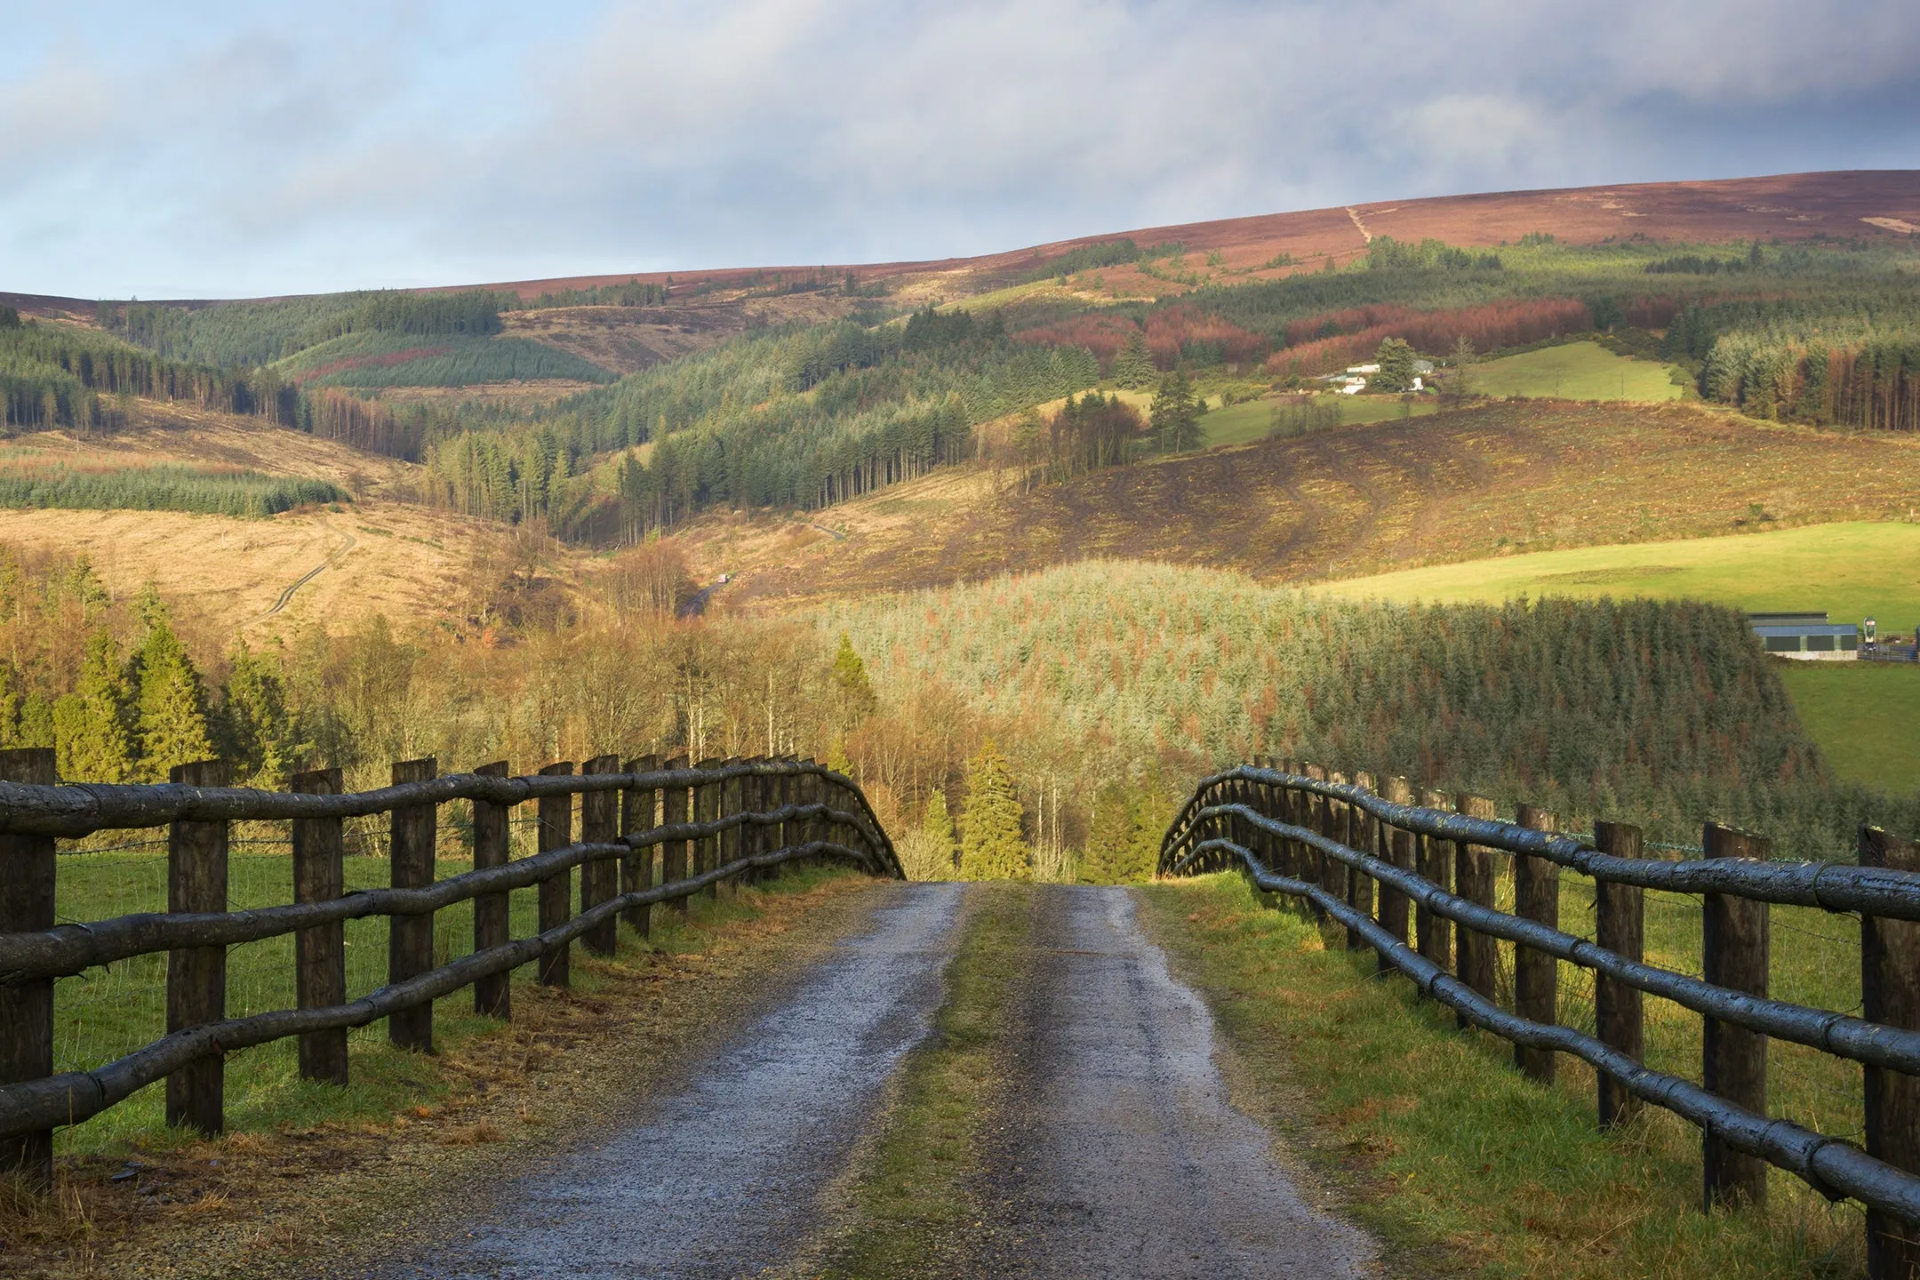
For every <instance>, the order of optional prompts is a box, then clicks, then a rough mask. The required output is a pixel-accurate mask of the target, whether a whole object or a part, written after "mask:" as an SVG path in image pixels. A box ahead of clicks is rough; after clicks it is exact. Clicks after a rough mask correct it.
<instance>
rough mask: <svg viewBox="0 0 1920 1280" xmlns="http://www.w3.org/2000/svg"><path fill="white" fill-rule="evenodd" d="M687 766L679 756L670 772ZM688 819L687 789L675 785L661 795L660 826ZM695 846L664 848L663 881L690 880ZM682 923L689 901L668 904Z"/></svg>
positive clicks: (685, 843)
mask: <svg viewBox="0 0 1920 1280" xmlns="http://www.w3.org/2000/svg"><path fill="white" fill-rule="evenodd" d="M686 767H687V758H686V757H685V756H675V757H674V758H673V759H671V760H669V761H667V769H668V770H669V771H671V772H678V771H680V770H682V769H685V768H686ZM686 820H687V789H686V787H685V786H683V785H680V784H677V783H676V784H675V785H673V786H669V787H667V788H665V789H664V790H662V791H661V792H660V825H661V826H666V827H671V826H677V825H678V824H680V823H683V822H685V821H686ZM692 848H693V845H692V843H691V842H690V841H686V840H669V841H667V842H666V843H665V844H663V845H661V846H660V882H661V883H662V884H672V883H673V882H674V881H676V880H685V879H686V878H687V855H688V853H689V852H690V851H691V850H692ZM668 905H669V906H671V907H672V908H673V910H674V911H675V912H676V913H677V914H678V915H679V916H680V918H681V919H682V920H685V919H686V918H687V900H686V899H685V898H675V899H674V900H673V901H672V902H671V903H669V904H668Z"/></svg>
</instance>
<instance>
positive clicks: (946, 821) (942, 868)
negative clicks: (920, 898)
mask: <svg viewBox="0 0 1920 1280" xmlns="http://www.w3.org/2000/svg"><path fill="white" fill-rule="evenodd" d="M920 838H921V844H922V846H923V848H924V849H925V857H926V858H927V861H928V862H929V864H930V868H929V869H930V870H934V871H938V872H939V873H940V874H941V875H942V876H950V875H952V874H953V873H954V872H955V871H956V870H957V869H958V868H959V862H960V856H959V855H960V846H959V845H958V844H957V843H956V842H955V840H954V838H953V815H952V814H951V813H949V812H948V811H947V793H946V792H944V791H942V790H940V789H939V788H938V787H935V788H934V790H933V794H932V795H930V796H928V797H927V812H926V814H925V816H923V817H922V818H921V819H920Z"/></svg>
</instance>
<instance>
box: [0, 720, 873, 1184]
mask: <svg viewBox="0 0 1920 1280" xmlns="http://www.w3.org/2000/svg"><path fill="white" fill-rule="evenodd" d="M53 772H54V765H53V759H52V753H51V752H48V751H40V750H30V751H6V752H0V1172H16V1173H20V1174H24V1175H25V1176H26V1177H27V1178H28V1179H29V1180H30V1181H34V1182H38V1183H41V1184H45V1183H47V1182H48V1181H50V1179H51V1175H52V1150H53V1146H52V1134H53V1130H54V1129H55V1128H57V1127H58V1126H61V1125H70V1124H77V1123H79V1122H81V1121H84V1120H86V1119H88V1118H90V1117H92V1116H94V1115H97V1114H99V1113H100V1112H102V1111H105V1110H107V1109H108V1108H110V1107H112V1106H114V1105H115V1104H117V1103H119V1102H121V1101H123V1100H125V1099H126V1098H127V1097H128V1096H130V1095H131V1094H133V1093H134V1092H136V1091H137V1090H139V1089H141V1088H144V1087H146V1086H147V1085H150V1084H153V1083H155V1082H157V1081H160V1080H163V1079H164V1080H165V1081H166V1082H167V1105H166V1116H167V1120H168V1122H169V1123H177V1124H188V1125H192V1126H194V1127H196V1128H198V1129H200V1130H202V1131H203V1132H208V1133H212V1132H218V1131H219V1130H220V1129H221V1128H222V1126H223V1124H224V1114H223V1111H224V1104H223V1097H224V1094H223V1089H224V1076H223V1069H224V1057H225V1055H226V1054H227V1053H230V1052H233V1051H235V1050H239V1049H244V1048H248V1047H251V1046H254V1045H261V1044H266V1043H268V1042H270V1041H275V1040H281V1039H286V1038H289V1037H296V1036H297V1037H299V1040H300V1046H299V1049H300V1053H299V1057H300V1074H301V1075H302V1076H303V1077H305V1078H308V1079H312V1080H320V1081H324V1082H327V1083H332V1084H338V1085H345V1084H346V1083H347V1082H348V1059H347V1052H346V1050H347V1042H346V1038H345V1037H346V1033H347V1029H348V1028H352V1027H359V1026H364V1025H366V1024H368V1023H371V1022H374V1021H377V1020H379V1019H381V1018H385V1019H387V1020H388V1033H389V1038H390V1039H391V1040H392V1041H393V1042H394V1043H395V1044H396V1045H398V1046H401V1047H403V1048H411V1049H420V1050H430V1049H431V1048H432V1044H433V1001H434V1000H436V999H438V998H439V997H442V996H445V995H448V994H450V993H452V992H455V991H458V990H459V989H461V988H463V987H468V986H471V987H473V988H474V994H475V1008H476V1011H477V1012H480V1013H483V1014H490V1015H492V1016H493V1017H495V1018H502V1019H505V1018H510V1017H511V1016H512V1005H511V999H510V988H509V987H508V986H507V980H508V975H509V974H510V972H511V971H512V970H513V969H516V968H519V967H520V966H522V965H526V964H529V963H537V964H538V978H539V980H540V981H541V982H542V983H545V984H548V985H557V986H566V985H568V982H569V967H568V955H569V951H570V947H571V944H572V943H573V942H575V941H581V942H582V943H583V944H584V945H585V946H586V947H587V949H588V950H589V951H593V952H597V953H600V954H611V953H612V952H613V950H614V949H615V946H616V944H617V932H616V931H617V929H618V925H619V922H620V921H622V920H625V921H626V922H627V923H628V924H629V925H630V926H631V927H632V928H634V929H635V930H637V931H638V932H640V933H641V934H642V935H643V936H644V935H645V934H647V933H648V932H649V929H650V912H651V909H652V908H653V907H654V906H657V905H662V904H665V905H668V906H670V907H673V908H676V909H678V910H680V911H682V912H684V911H685V910H686V907H687V900H688V899H689V898H690V897H692V896H693V895H695V894H699V893H707V894H712V893H713V892H715V891H716V889H717V887H718V886H719V885H721V884H723V883H726V882H729V881H734V880H738V879H740V878H742V877H746V876H753V875H757V874H759V873H761V872H764V871H767V870H770V869H772V868H774V867H778V866H780V865H781V864H783V863H787V862H792V861H795V860H798V859H810V860H819V859H836V860H841V861H847V862H851V863H853V864H854V865H856V866H859V867H861V868H863V869H865V870H867V871H868V872H870V873H872V874H875V875H880V876H887V877H892V878H896V879H899V878H904V877H903V873H902V871H901V868H900V862H899V858H898V857H897V855H896V854H895V852H894V849H893V846H892V843H891V841H890V840H889V839H888V837H887V834H886V832H885V831H884V830H883V829H882V828H881V826H880V824H879V822H878V820H877V819H876V818H875V816H874V814H873V810H872V808H871V807H870V806H869V805H868V803H867V800H866V797H865V796H864V795H863V794H862V793H861V791H860V789H859V788H858V787H857V786H856V785H855V784H854V783H853V782H852V781H851V780H849V779H848V778H846V777H845V776H843V775H841V774H839V773H836V772H834V771H832V770H830V769H828V768H826V767H824V766H822V765H819V764H817V763H814V762H811V761H799V760H792V759H781V760H772V759H752V760H707V761H701V762H700V763H699V764H698V765H696V766H694V767H691V768H689V767H687V764H686V762H685V761H684V760H675V761H672V762H669V763H668V764H667V765H666V766H665V767H661V765H660V762H659V761H658V760H657V759H654V758H652V757H647V758H643V759H640V760H635V761H630V762H628V763H627V764H626V765H625V766H624V767H623V766H622V765H621V764H620V761H619V758H618V757H615V756H601V757H597V758H596V759H594V760H590V761H588V762H586V764H585V765H584V766H583V768H582V771H581V772H579V773H575V772H574V766H573V765H572V764H557V765H549V766H547V767H546V768H545V769H543V770H541V771H540V773H539V774H537V775H533V776H527V777H509V776H507V766H506V765H505V764H492V765H487V766H483V767H482V768H480V769H478V770H475V771H474V772H472V773H467V774H457V775H452V776H446V777H440V776H436V775H437V772H438V771H437V768H436V765H435V762H434V761H433V760H431V759H426V760H415V761H403V762H400V763H396V764H395V765H394V767H393V775H394V782H395V785H393V786H389V787H382V788H379V789H377V790H372V791H363V792H357V793H345V792H342V791H341V787H340V775H339V772H338V771H337V770H322V771H317V772H312V773H306V774H301V775H298V776H296V777H295V778H294V779H293V786H294V788H295V789H294V790H292V791H288V792H267V791H257V790H252V789H248V788H235V787H229V786H225V785H222V784H224V782H225V781H226V770H225V766H224V765H223V764H222V763H221V762H218V761H207V762H202V763H200V764H195V765H186V766H182V767H181V768H179V769H176V770H174V771H173V780H172V781H171V782H170V783H169V784H167V785H164V786H92V785H77V786H76V785H67V786H62V785H56V784H55V781H54V777H53ZM575 796H579V797H581V799H580V802H579V805H578V809H579V815H578V816H579V824H578V838H577V839H576V838H575V834H574V832H575V825H574V818H575V801H574V797H575ZM452 801H470V802H471V803H472V813H471V817H472V820H471V823H470V830H471V852H472V858H473V870H471V871H467V872H464V873H462V874H459V875H454V876H450V877H448V878H446V879H439V880H436V879H435V861H436V856H437V852H438V847H439V835H438V811H439V806H441V805H443V804H446V803H449V802H452ZM527 802H533V803H534V804H535V806H536V807H537V811H538V817H537V818H536V819H535V820H534V821H535V825H536V827H537V845H538V851H537V852H535V853H534V854H532V855H531V856H528V857H522V858H518V859H513V858H511V856H510V854H511V850H510V839H511V828H512V827H513V826H515V825H517V824H516V823H515V821H514V820H513V818H512V810H513V807H514V806H515V805H519V804H524V803H527ZM379 814H385V815H389V816H390V819H391V827H390V831H389V841H388V854H389V857H388V861H389V868H390V881H391V886H390V887H389V888H385V889H369V890H360V891H356V892H347V891H346V890H345V887H344V884H345V877H344V874H343V867H344V864H345V841H344V839H343V831H344V823H345V821H346V820H347V819H350V818H358V817H367V816H372V815H379ZM256 821H284V822H288V823H289V824H290V827H291V855H292V858H291V861H292V872H293V875H292V883H293V887H294V893H293V896H294V898H295V901H293V902H291V903H287V904H284V905H277V906H270V907H265V908H259V909H252V910H237V911H236V910H229V909H228V906H229V902H228V889H227V878H228V849H229V847H230V845H231V844H233V843H234V841H233V840H232V832H231V829H230V826H231V824H232V823H235V822H256ZM162 825H164V826H165V827H167V837H166V844H167V857H166V867H167V880H168V886H167V906H168V910H167V911H165V912H141V913H134V914H128V915H122V916H117V917H114V918H112V919H106V920H98V921H92V922H89V923H67V924H59V923H56V921H57V920H58V918H59V913H58V910H57V908H58V906H59V903H58V902H57V901H56V892H55V886H56V879H57V872H58V862H59V860H58V858H57V856H56V846H55V839H56V837H67V838H80V837H86V836H90V835H93V834H95V833H97V832H100V831H106V830H120V829H138V828H146V827H154V826H162ZM656 858H657V861H658V876H657V878H656ZM576 867H577V868H579V869H580V871H579V876H578V881H579V886H580V887H579V900H578V906H577V909H576V908H575V906H574V901H573V889H572V885H573V881H574V879H575V877H574V868H576ZM527 888H532V889H535V890H537V892H538V895H539V903H538V924H537V926H536V931H535V932H534V933H532V934H531V935H529V936H525V937H521V938H517V939H516V938H512V937H510V936H509V932H510V931H509V913H508V905H507V904H508V895H509V893H511V891H513V890H515V889H527ZM466 902H471V903H472V904H473V926H472V932H473V938H472V944H473V950H472V951H471V952H470V953H469V954H466V955H464V956H461V957H460V958H458V959H454V960H449V961H446V962H444V963H440V964H437V965H436V964H435V962H434V959H435V932H434V913H435V912H437V911H440V910H442V909H444V908H446V907H449V906H452V905H454V904H456V903H466ZM372 916H381V917H386V918H387V919H388V920H389V925H388V933H389V937H388V966H387V981H386V983H385V984H384V985H383V986H381V987H380V988H379V989H378V990H375V991H373V992H371V993H370V994H367V995H365V996H362V997H360V998H358V999H352V1000H350V999H348V998H347V990H346V973H347V970H346V960H345V954H346V953H345V946H346V942H345V934H344V932H343V930H344V926H345V924H346V923H347V922H348V921H351V920H359V919H364V918H367V917H372ZM287 935H292V936H293V938H294V942H295V961H294V967H295V981H296V988H297V1005H298V1007H297V1008H290V1009H271V1010H269V1011H266V1012H261V1013H255V1014H253V1015H252V1016H248V1017H239V1018H230V1017H228V1016H227V1011H226V1007H225V1005H226V977H227V974H226V965H227V949H228V948H229V947H233V946H237V945H241V944H245V943H249V942H257V941H261V940H264V939H270V938H278V937H284V936H287ZM160 953H164V954H166V955H167V957H168V961H167V976H166V1002H167V1032H166V1034H165V1035H163V1036H161V1037H160V1038H159V1039H157V1040H154V1041H152V1042H150V1043H148V1044H146V1045H145V1046H143V1047H141V1048H138V1049H136V1050H134V1051H133V1052H131V1053H128V1054H125V1055H124V1056H121V1057H119V1058H117V1059H115V1060H113V1061H111V1062H107V1063H105V1064H103V1065H100V1066H96V1067H94V1068H92V1069H90V1070H85V1071H65V1072H56V1071H55V1070H54V1056H53V1046H54V1026H55V1018H54V1012H55V1006H54V981H55V979H58V978H62V977H68V976H71V975H76V974H81V973H84V972H87V971H89V970H94V969H98V968H100V967H102V966H106V965H111V964H115V963H118V962H122V961H127V960H132V959H135V958H137V957H140V956H147V955H156V954H160Z"/></svg>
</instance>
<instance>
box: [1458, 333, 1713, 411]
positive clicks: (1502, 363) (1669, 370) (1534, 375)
mask: <svg viewBox="0 0 1920 1280" xmlns="http://www.w3.org/2000/svg"><path fill="white" fill-rule="evenodd" d="M1674 373H1675V366H1673V365H1668V364H1656V363H1655V362H1653V361H1651V360H1634V359H1631V358H1629V357H1627V356H1620V355H1615V354H1614V353H1613V352H1611V351H1609V350H1607V349H1606V348H1605V347H1603V346H1601V345H1600V344H1599V343H1597V342H1569V343H1565V344H1563V345H1560V346H1557V347H1542V348H1540V349H1539V350H1538V351H1523V352H1521V353H1520V354H1519V355H1512V356H1502V357H1501V358H1500V359H1498V360H1488V361H1486V362H1485V363H1483V364H1477V365H1474V366H1473V368H1472V371H1471V378H1472V381H1473V388H1474V390H1475V391H1477V392H1479V393H1480V394H1482V395H1488V396H1528V397H1535V398H1552V399H1555V400H1632V401H1647V402H1657V401H1662V400H1678V399H1680V398H1681V396H1682V395H1683V394H1684V391H1683V389H1682V388H1681V387H1680V385H1679V384H1678V383H1676V382H1675V381H1674V380H1673V374H1674Z"/></svg>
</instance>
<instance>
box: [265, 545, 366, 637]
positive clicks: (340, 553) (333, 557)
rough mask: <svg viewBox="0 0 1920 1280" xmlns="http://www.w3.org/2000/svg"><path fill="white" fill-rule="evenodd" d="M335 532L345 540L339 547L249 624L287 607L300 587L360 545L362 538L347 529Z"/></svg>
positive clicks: (337, 565) (298, 579)
mask: <svg viewBox="0 0 1920 1280" xmlns="http://www.w3.org/2000/svg"><path fill="white" fill-rule="evenodd" d="M335 532H336V533H338V534H339V535H340V537H341V538H342V539H343V540H344V541H343V542H342V543H341V545H340V547H339V549H338V550H336V551H334V552H333V553H332V554H330V555H329V556H328V557H327V558H326V559H325V560H322V561H321V562H320V563H319V564H317V565H315V566H313V568H311V569H309V570H307V571H306V572H305V573H303V574H301V575H300V576H299V577H298V578H295V579H294V580H293V582H292V583H290V584H289V585H288V586H287V589H286V590H284V591H282V592H281V593H280V598H279V599H277V600H275V601H274V602H273V608H271V609H269V610H267V611H266V612H265V613H263V614H260V615H259V616H257V617H254V618H249V619H248V620H247V625H249V626H251V625H252V624H253V623H256V622H265V621H266V620H267V619H268V618H271V617H272V616H273V615H274V614H276V613H279V612H280V611H281V610H283V609H285V608H286V607H287V606H288V605H289V604H292V603H293V597H294V593H295V592H297V591H299V590H300V588H302V587H304V586H306V585H307V584H308V583H309V582H312V581H313V580H314V579H315V578H317V577H319V576H320V575H321V574H323V573H325V572H326V571H327V570H329V569H333V568H337V567H339V564H340V562H341V561H342V560H344V559H346V558H347V553H348V552H349V551H352V550H353V549H354V548H355V547H356V546H358V545H360V540H359V539H358V538H356V537H354V536H353V535H352V534H350V533H348V532H347V531H346V530H345V529H337V530H335Z"/></svg>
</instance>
